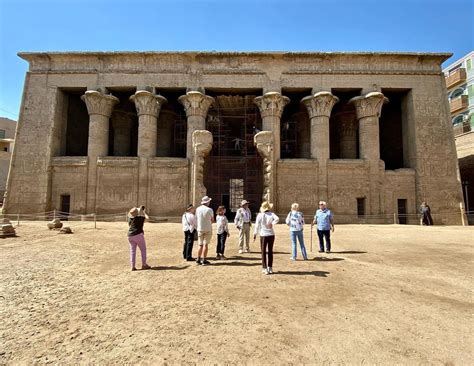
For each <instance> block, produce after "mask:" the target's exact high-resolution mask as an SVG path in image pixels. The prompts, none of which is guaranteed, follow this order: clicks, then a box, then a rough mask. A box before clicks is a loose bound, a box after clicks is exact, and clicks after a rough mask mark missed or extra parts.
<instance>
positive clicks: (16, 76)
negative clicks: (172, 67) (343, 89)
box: [0, 0, 474, 119]
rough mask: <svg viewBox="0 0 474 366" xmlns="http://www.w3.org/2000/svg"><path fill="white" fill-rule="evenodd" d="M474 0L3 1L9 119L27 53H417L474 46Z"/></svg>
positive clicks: (0, 86)
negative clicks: (122, 51) (146, 51)
mask: <svg viewBox="0 0 474 366" xmlns="http://www.w3.org/2000/svg"><path fill="white" fill-rule="evenodd" d="M473 3H474V1H473V0H341V1H340V0H325V1H320V0H312V1H309V0H286V1H283V0H253V1H248V0H241V1H227V0H189V1H185V0H174V1H160V0H154V1H153V0H128V1H125V0H0V116H4V117H8V118H12V119H17V118H18V110H19V106H20V101H21V94H22V89H23V81H24V76H25V72H26V71H27V66H28V65H27V63H26V62H25V61H23V60H21V59H20V58H18V57H17V56H16V54H17V52H19V51H116V50H128V51H140V50H153V51H174V50H176V51H195V50H203V51H211V50H216V51H223V50H224V51H259V50H262V51H271V50H272V51H287V50H288V51H413V52H425V51H429V52H452V53H454V56H453V57H452V58H451V59H450V60H449V61H448V63H450V62H452V61H454V60H455V59H456V58H459V57H462V56H463V55H465V54H466V53H468V52H469V51H471V50H472V49H473V48H474V46H473V34H474V29H473V24H474V19H473Z"/></svg>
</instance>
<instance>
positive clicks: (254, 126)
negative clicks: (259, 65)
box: [204, 91, 263, 220]
mask: <svg viewBox="0 0 474 366" xmlns="http://www.w3.org/2000/svg"><path fill="white" fill-rule="evenodd" d="M207 94H209V95H211V96H213V97H214V98H215V103H214V106H213V107H212V108H211V109H210V110H209V113H208V118H207V121H206V129H207V130H208V131H210V132H211V133H212V135H213V138H214V142H213V147H212V150H211V152H210V154H209V156H208V157H207V159H206V163H205V166H204V185H205V186H206V188H207V194H208V196H210V197H211V198H212V202H211V207H212V209H214V210H215V209H216V208H217V207H218V206H219V205H224V206H226V208H227V214H226V216H227V217H228V218H229V220H233V218H234V217H235V213H236V211H237V209H238V208H239V207H240V202H241V201H242V200H243V199H246V200H248V201H250V202H251V203H250V210H251V211H252V213H253V214H254V215H255V214H256V213H257V210H258V208H259V205H260V202H261V200H262V193H263V171H262V169H263V164H262V159H261V157H260V156H259V155H258V152H257V151H256V149H255V146H254V143H253V138H254V135H255V134H256V133H257V132H258V131H259V130H261V128H262V127H261V126H262V121H261V118H260V113H259V112H258V109H257V107H256V106H255V105H254V103H253V99H254V98H255V97H256V96H257V95H260V93H257V92H255V94H251V93H248V94H226V95H222V94H220V93H219V94H218V93H214V95H212V92H209V91H208V92H207ZM254 217H255V216H254Z"/></svg>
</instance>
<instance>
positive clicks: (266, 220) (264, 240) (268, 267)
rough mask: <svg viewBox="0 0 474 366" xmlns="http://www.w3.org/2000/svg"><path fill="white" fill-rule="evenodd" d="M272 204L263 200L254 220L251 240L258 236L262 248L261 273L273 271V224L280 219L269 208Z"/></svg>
mask: <svg viewBox="0 0 474 366" xmlns="http://www.w3.org/2000/svg"><path fill="white" fill-rule="evenodd" d="M272 208H273V204H271V203H268V202H263V203H262V206H261V207H260V213H259V214H258V215H257V218H256V220H255V229H254V232H253V240H255V239H256V238H257V234H258V235H259V236H260V247H261V250H262V273H263V274H266V275H267V274H272V273H273V244H274V242H275V231H274V230H273V226H274V225H276V224H277V223H278V221H279V220H280V219H279V218H278V216H277V215H275V214H274V213H273V212H272V211H271V210H272ZM267 256H268V258H267Z"/></svg>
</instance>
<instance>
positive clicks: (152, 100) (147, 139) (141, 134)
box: [130, 90, 167, 206]
mask: <svg viewBox="0 0 474 366" xmlns="http://www.w3.org/2000/svg"><path fill="white" fill-rule="evenodd" d="M130 100H131V101H133V102H134V103H135V107H136V108H137V114H138V146H137V155H138V157H139V166H138V204H139V205H145V206H149V205H148V194H147V193H148V159H149V158H151V157H154V156H156V140H157V131H158V129H157V120H158V115H159V113H160V110H161V106H162V105H163V104H164V103H166V102H167V100H166V98H165V97H162V96H161V95H155V94H153V93H151V92H149V91H146V90H137V92H136V93H135V94H134V95H132V96H131V97H130Z"/></svg>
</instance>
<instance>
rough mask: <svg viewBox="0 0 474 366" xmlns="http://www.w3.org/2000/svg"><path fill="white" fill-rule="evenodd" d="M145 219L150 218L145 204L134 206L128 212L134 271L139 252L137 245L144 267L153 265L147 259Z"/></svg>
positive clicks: (131, 260)
mask: <svg viewBox="0 0 474 366" xmlns="http://www.w3.org/2000/svg"><path fill="white" fill-rule="evenodd" d="M145 219H149V217H148V215H147V214H146V212H145V206H141V207H140V209H138V208H137V207H134V208H132V209H131V210H130V211H129V213H128V233H127V237H128V243H129V244H130V264H131V266H132V271H136V270H137V268H136V267H135V259H136V254H137V246H138V247H139V248H140V253H141V256H142V269H150V268H151V267H150V266H149V265H148V264H147V261H146V243H145V234H144V232H143V224H144V223H145Z"/></svg>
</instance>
